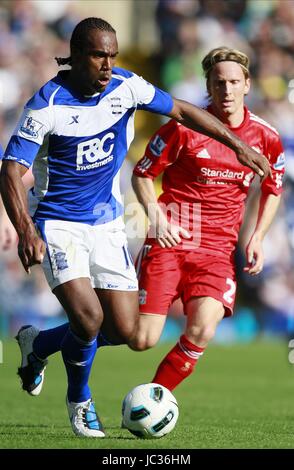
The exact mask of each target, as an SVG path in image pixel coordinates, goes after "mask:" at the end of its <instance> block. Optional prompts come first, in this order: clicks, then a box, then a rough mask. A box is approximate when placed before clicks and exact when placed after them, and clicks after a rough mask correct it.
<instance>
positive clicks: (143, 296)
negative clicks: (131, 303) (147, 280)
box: [139, 289, 147, 305]
mask: <svg viewBox="0 0 294 470" xmlns="http://www.w3.org/2000/svg"><path fill="white" fill-rule="evenodd" d="M146 298H147V292H146V291H145V289H140V290H139V305H145V304H146Z"/></svg>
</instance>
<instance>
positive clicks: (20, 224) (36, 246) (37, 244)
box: [0, 161, 45, 272]
mask: <svg viewBox="0 0 294 470" xmlns="http://www.w3.org/2000/svg"><path fill="white" fill-rule="evenodd" d="M26 171H27V168H26V167H24V166H23V165H20V164H19V163H16V162H11V161H4V162H3V164H2V168H1V174H0V180H1V195H2V199H3V202H4V205H5V208H6V211H7V214H8V216H9V218H10V220H11V222H12V223H13V225H14V228H15V230H16V232H17V234H18V237H19V244H18V253H19V257H20V260H21V262H22V264H23V267H24V269H25V270H26V271H27V272H29V271H30V269H29V268H30V266H33V265H34V264H40V263H42V261H43V257H44V253H45V243H44V241H43V240H42V239H41V238H40V237H39V235H38V234H37V231H36V229H35V226H34V224H33V221H32V219H31V217H30V215H29V212H28V207H27V196H26V191H25V187H24V184H23V181H22V176H23V175H24V174H25V173H26Z"/></svg>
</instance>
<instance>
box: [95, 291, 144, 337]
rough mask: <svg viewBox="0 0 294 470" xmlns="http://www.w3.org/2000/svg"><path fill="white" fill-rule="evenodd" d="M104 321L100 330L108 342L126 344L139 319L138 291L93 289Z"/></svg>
mask: <svg viewBox="0 0 294 470" xmlns="http://www.w3.org/2000/svg"><path fill="white" fill-rule="evenodd" d="M95 292H96V295H97V297H98V298H99V301H100V303H101V306H102V309H103V312H104V320H103V325H102V330H103V333H104V334H105V336H106V337H107V339H108V340H109V341H112V342H119V343H121V342H123V343H127V342H128V341H129V339H130V338H131V336H132V335H133V334H134V331H135V329H136V327H137V322H138V318H139V303H138V291H131V292H130V291H118V290H111V289H95Z"/></svg>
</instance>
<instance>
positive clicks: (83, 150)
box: [76, 132, 115, 171]
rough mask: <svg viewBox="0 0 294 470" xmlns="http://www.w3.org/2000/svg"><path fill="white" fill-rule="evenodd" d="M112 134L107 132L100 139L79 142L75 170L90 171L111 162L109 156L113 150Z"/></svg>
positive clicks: (110, 156) (111, 156)
mask: <svg viewBox="0 0 294 470" xmlns="http://www.w3.org/2000/svg"><path fill="white" fill-rule="evenodd" d="M114 138H115V135H114V133H113V132H108V133H107V134H105V135H104V136H103V137H101V138H100V139H99V138H98V137H96V138H95V139H91V140H86V141H85V142H81V143H80V144H79V145H78V148H77V168H76V169H77V170H78V171H83V170H92V169H94V168H99V167H100V166H104V165H106V164H107V163H109V162H111V161H112V160H113V155H111V153H112V151H113V148H114Z"/></svg>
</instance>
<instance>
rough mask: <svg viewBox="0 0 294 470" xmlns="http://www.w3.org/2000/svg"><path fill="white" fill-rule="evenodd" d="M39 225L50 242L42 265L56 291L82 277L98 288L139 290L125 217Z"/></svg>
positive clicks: (42, 223)
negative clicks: (56, 288)
mask: <svg viewBox="0 0 294 470" xmlns="http://www.w3.org/2000/svg"><path fill="white" fill-rule="evenodd" d="M36 225H37V229H38V230H39V232H40V234H41V236H42V238H43V240H44V241H45V242H46V245H47V249H46V254H45V256H44V261H43V264H42V266H43V269H44V273H45V276H46V279H47V282H48V284H49V286H50V287H51V289H52V290H53V289H54V288H55V287H57V286H59V285H60V284H63V283H65V282H67V281H71V280H72V279H78V278H80V277H87V278H89V279H90V281H91V284H92V287H94V288H100V289H114V290H123V291H136V290H138V281H137V277H136V271H135V268H134V264H133V261H132V258H131V256H130V254H129V251H128V242H127V236H126V233H125V225H124V222H123V220H122V217H118V218H117V219H115V220H113V221H111V222H108V223H106V224H101V225H87V224H82V223H79V222H67V221H64V220H46V221H44V222H41V223H37V224H36Z"/></svg>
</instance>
